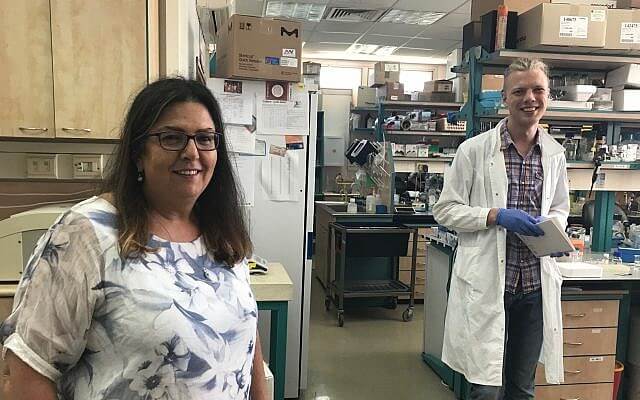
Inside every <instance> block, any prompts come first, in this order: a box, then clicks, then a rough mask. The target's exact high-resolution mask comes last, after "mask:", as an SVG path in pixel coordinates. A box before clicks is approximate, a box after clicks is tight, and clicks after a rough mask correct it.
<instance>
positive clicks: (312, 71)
mask: <svg viewBox="0 0 640 400" xmlns="http://www.w3.org/2000/svg"><path fill="white" fill-rule="evenodd" d="M320 67H322V65H321V64H320V63H315V62H311V61H307V62H303V63H302V74H304V75H320Z"/></svg>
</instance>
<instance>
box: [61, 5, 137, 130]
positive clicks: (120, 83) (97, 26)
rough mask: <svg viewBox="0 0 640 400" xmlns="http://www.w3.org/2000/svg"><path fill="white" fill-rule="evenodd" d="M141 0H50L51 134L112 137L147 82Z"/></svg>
mask: <svg viewBox="0 0 640 400" xmlns="http://www.w3.org/2000/svg"><path fill="white" fill-rule="evenodd" d="M146 29H147V28H146V1H145V0H109V1H86V0H51V35H52V36H51V44H52V53H53V83H54V94H55V115H56V136H58V137H90V138H117V137H119V135H120V131H119V128H120V125H121V123H122V120H123V117H124V113H125V111H126V108H127V105H128V102H129V99H130V97H131V96H132V95H134V94H135V93H136V92H137V91H138V90H140V89H141V88H142V87H143V86H144V84H145V83H146V81H147V50H146Z"/></svg>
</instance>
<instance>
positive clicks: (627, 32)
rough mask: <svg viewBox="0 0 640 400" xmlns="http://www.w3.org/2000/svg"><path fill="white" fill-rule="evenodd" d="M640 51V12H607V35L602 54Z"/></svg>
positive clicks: (615, 10)
mask: <svg viewBox="0 0 640 400" xmlns="http://www.w3.org/2000/svg"><path fill="white" fill-rule="evenodd" d="M638 51H640V10H619V9H613V10H607V33H606V39H605V45H604V49H599V50H597V51H596V52H597V53H601V54H624V53H637V52H638Z"/></svg>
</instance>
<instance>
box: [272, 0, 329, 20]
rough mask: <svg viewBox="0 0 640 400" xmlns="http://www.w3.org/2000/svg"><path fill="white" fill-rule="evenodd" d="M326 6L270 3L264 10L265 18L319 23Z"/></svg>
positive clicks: (282, 2) (284, 2) (287, 2)
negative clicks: (283, 18)
mask: <svg viewBox="0 0 640 400" xmlns="http://www.w3.org/2000/svg"><path fill="white" fill-rule="evenodd" d="M326 7H327V5H326V4H316V3H295V2H290V1H269V2H268V3H267V7H266V8H265V10H264V16H265V17H286V18H293V19H302V20H305V21H312V22H318V21H320V19H322V15H323V14H324V10H325V8H326Z"/></svg>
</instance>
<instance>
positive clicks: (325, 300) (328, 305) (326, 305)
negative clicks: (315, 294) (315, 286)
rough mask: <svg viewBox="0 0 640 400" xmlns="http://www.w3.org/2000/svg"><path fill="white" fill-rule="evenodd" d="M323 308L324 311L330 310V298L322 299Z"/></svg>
mask: <svg viewBox="0 0 640 400" xmlns="http://www.w3.org/2000/svg"><path fill="white" fill-rule="evenodd" d="M324 308H325V310H327V311H329V310H331V297H329V296H327V297H325V298H324Z"/></svg>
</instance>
